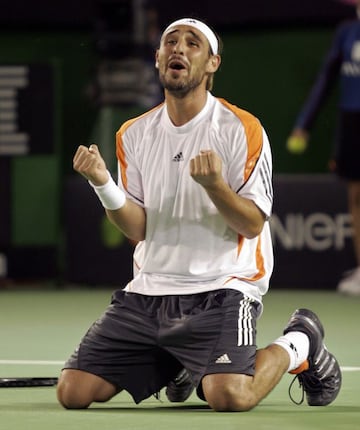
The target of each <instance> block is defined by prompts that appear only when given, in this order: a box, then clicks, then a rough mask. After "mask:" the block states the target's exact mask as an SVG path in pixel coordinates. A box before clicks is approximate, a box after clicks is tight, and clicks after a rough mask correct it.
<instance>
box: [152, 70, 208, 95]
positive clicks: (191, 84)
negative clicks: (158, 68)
mask: <svg viewBox="0 0 360 430" xmlns="http://www.w3.org/2000/svg"><path fill="white" fill-rule="evenodd" d="M159 79H160V83H161V85H162V86H163V88H164V89H166V90H167V91H168V92H169V93H171V94H172V95H173V96H175V97H177V98H183V97H185V96H186V95H187V94H189V93H190V92H191V91H192V90H194V89H195V88H197V87H198V86H199V85H200V84H201V83H202V81H203V79H204V75H203V76H194V77H192V78H190V79H185V78H179V79H174V78H167V77H166V74H165V73H160V74H159Z"/></svg>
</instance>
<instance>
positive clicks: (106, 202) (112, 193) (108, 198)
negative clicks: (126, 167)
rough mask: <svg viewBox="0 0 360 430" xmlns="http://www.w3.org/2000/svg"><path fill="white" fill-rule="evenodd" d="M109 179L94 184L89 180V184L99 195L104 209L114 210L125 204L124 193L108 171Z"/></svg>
mask: <svg viewBox="0 0 360 430" xmlns="http://www.w3.org/2000/svg"><path fill="white" fill-rule="evenodd" d="M108 175H109V180H108V181H107V182H106V184H104V185H99V186H97V185H94V184H93V183H92V182H91V181H89V184H90V185H91V187H92V188H93V189H94V191H95V193H96V195H97V196H98V197H99V199H100V201H101V204H102V205H103V206H104V208H105V209H109V210H112V211H114V210H116V209H120V208H122V207H123V206H124V205H125V202H126V196H125V193H124V192H123V191H122V190H120V188H119V187H118V186H117V185H116V184H115V182H114V180H113V178H112V177H111V175H110V172H109V171H108Z"/></svg>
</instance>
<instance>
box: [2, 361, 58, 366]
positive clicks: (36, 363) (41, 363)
mask: <svg viewBox="0 0 360 430" xmlns="http://www.w3.org/2000/svg"><path fill="white" fill-rule="evenodd" d="M65 361H66V360H62V361H58V360H0V365H1V364H15V365H17V364H25V365H26V366H33V365H34V366H59V365H60V366H61V365H63V364H64V363H65Z"/></svg>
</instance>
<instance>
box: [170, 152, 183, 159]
mask: <svg viewBox="0 0 360 430" xmlns="http://www.w3.org/2000/svg"><path fill="white" fill-rule="evenodd" d="M183 160H184V157H183V153H182V152H179V153H178V154H176V155H175V157H174V158H173V159H172V161H183Z"/></svg>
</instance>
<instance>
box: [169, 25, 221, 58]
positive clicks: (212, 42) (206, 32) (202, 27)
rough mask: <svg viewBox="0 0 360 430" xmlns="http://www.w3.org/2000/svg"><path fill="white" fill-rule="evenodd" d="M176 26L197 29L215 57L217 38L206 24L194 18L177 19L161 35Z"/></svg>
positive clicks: (217, 46)
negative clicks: (187, 26)
mask: <svg viewBox="0 0 360 430" xmlns="http://www.w3.org/2000/svg"><path fill="white" fill-rule="evenodd" d="M176 25H189V26H190V27H194V28H197V29H198V30H199V31H200V32H201V33H202V34H203V35H204V36H205V37H206V38H207V40H208V42H209V45H210V47H211V50H212V53H213V54H214V55H217V53H218V49H219V42H218V40H217V37H216V36H215V33H214V32H213V31H212V30H211V28H210V27H208V26H207V25H206V24H204V23H203V22H201V21H199V20H197V19H194V18H183V19H178V20H177V21H174V22H173V23H171V24H170V25H168V26H167V27H166V29H165V31H164V33H163V34H165V33H166V32H168V31H169V30H170V29H171V28H173V27H175V26H176Z"/></svg>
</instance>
